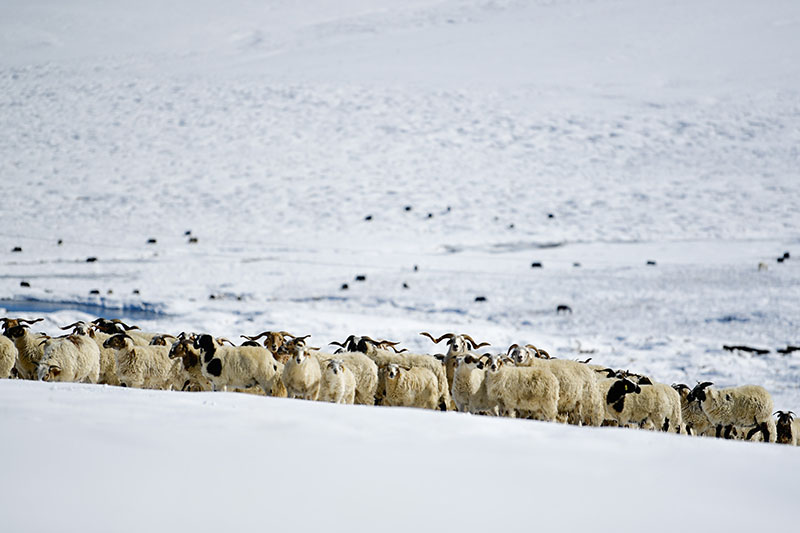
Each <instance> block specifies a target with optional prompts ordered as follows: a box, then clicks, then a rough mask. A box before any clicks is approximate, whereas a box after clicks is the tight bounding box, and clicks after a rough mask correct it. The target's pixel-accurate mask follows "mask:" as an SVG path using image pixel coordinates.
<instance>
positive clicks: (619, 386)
mask: <svg viewBox="0 0 800 533" xmlns="http://www.w3.org/2000/svg"><path fill="white" fill-rule="evenodd" d="M597 388H598V390H599V391H600V393H601V394H602V396H603V399H604V406H605V413H606V414H605V421H604V422H603V424H604V425H618V426H626V425H628V424H629V423H631V422H632V421H633V417H631V412H632V411H633V407H632V405H631V404H632V402H631V401H630V399H628V398H626V396H628V395H631V394H640V393H641V392H642V389H641V387H640V386H639V385H638V384H637V383H634V382H633V381H631V380H630V379H628V378H625V377H610V378H605V379H600V380H598V382H597Z"/></svg>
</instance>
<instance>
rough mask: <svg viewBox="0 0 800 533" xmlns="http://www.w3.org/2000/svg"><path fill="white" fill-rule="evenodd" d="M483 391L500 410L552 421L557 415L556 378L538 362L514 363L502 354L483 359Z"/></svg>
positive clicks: (512, 415)
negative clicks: (538, 364) (531, 364)
mask: <svg viewBox="0 0 800 533" xmlns="http://www.w3.org/2000/svg"><path fill="white" fill-rule="evenodd" d="M486 393H487V395H488V397H489V400H490V401H491V402H493V403H496V404H497V406H498V409H499V411H500V413H501V414H503V415H505V416H510V417H512V418H513V417H521V418H533V419H535V420H547V421H554V420H556V418H557V416H558V396H559V383H558V379H557V378H556V377H555V376H554V375H553V373H552V372H550V371H549V370H547V369H546V368H543V367H540V366H528V367H518V366H513V360H512V359H509V358H508V357H505V356H500V355H491V356H490V357H489V361H488V362H487V363H486Z"/></svg>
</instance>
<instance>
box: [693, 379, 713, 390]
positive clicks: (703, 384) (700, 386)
mask: <svg viewBox="0 0 800 533" xmlns="http://www.w3.org/2000/svg"><path fill="white" fill-rule="evenodd" d="M713 384H714V383H712V382H711V381H704V382H702V383H698V384H697V386H696V387H695V389H705V388H706V387H710V386H711V385H713Z"/></svg>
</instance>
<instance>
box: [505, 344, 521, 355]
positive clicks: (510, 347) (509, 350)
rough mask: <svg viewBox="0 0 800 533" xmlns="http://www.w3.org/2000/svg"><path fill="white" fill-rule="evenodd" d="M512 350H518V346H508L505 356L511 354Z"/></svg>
mask: <svg viewBox="0 0 800 533" xmlns="http://www.w3.org/2000/svg"><path fill="white" fill-rule="evenodd" d="M514 348H519V344H516V343H514V344H512V345H511V346H509V347H508V351H507V352H506V355H509V354H510V353H511V350H513V349H514Z"/></svg>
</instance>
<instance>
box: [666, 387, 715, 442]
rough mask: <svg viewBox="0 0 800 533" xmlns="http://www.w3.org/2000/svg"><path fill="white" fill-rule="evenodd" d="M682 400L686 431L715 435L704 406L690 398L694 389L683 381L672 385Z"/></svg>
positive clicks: (693, 433) (695, 433)
mask: <svg viewBox="0 0 800 533" xmlns="http://www.w3.org/2000/svg"><path fill="white" fill-rule="evenodd" d="M672 388H673V389H675V390H676V391H677V392H678V396H680V400H681V416H682V417H683V425H684V427H685V429H686V433H687V434H689V435H699V436H713V431H714V426H713V425H712V424H711V422H709V420H708V417H707V416H706V414H705V413H704V412H703V408H702V407H700V404H698V403H697V402H692V401H690V400H689V394H691V392H692V389H690V388H689V386H688V385H685V384H683V383H677V384H674V385H672Z"/></svg>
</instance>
